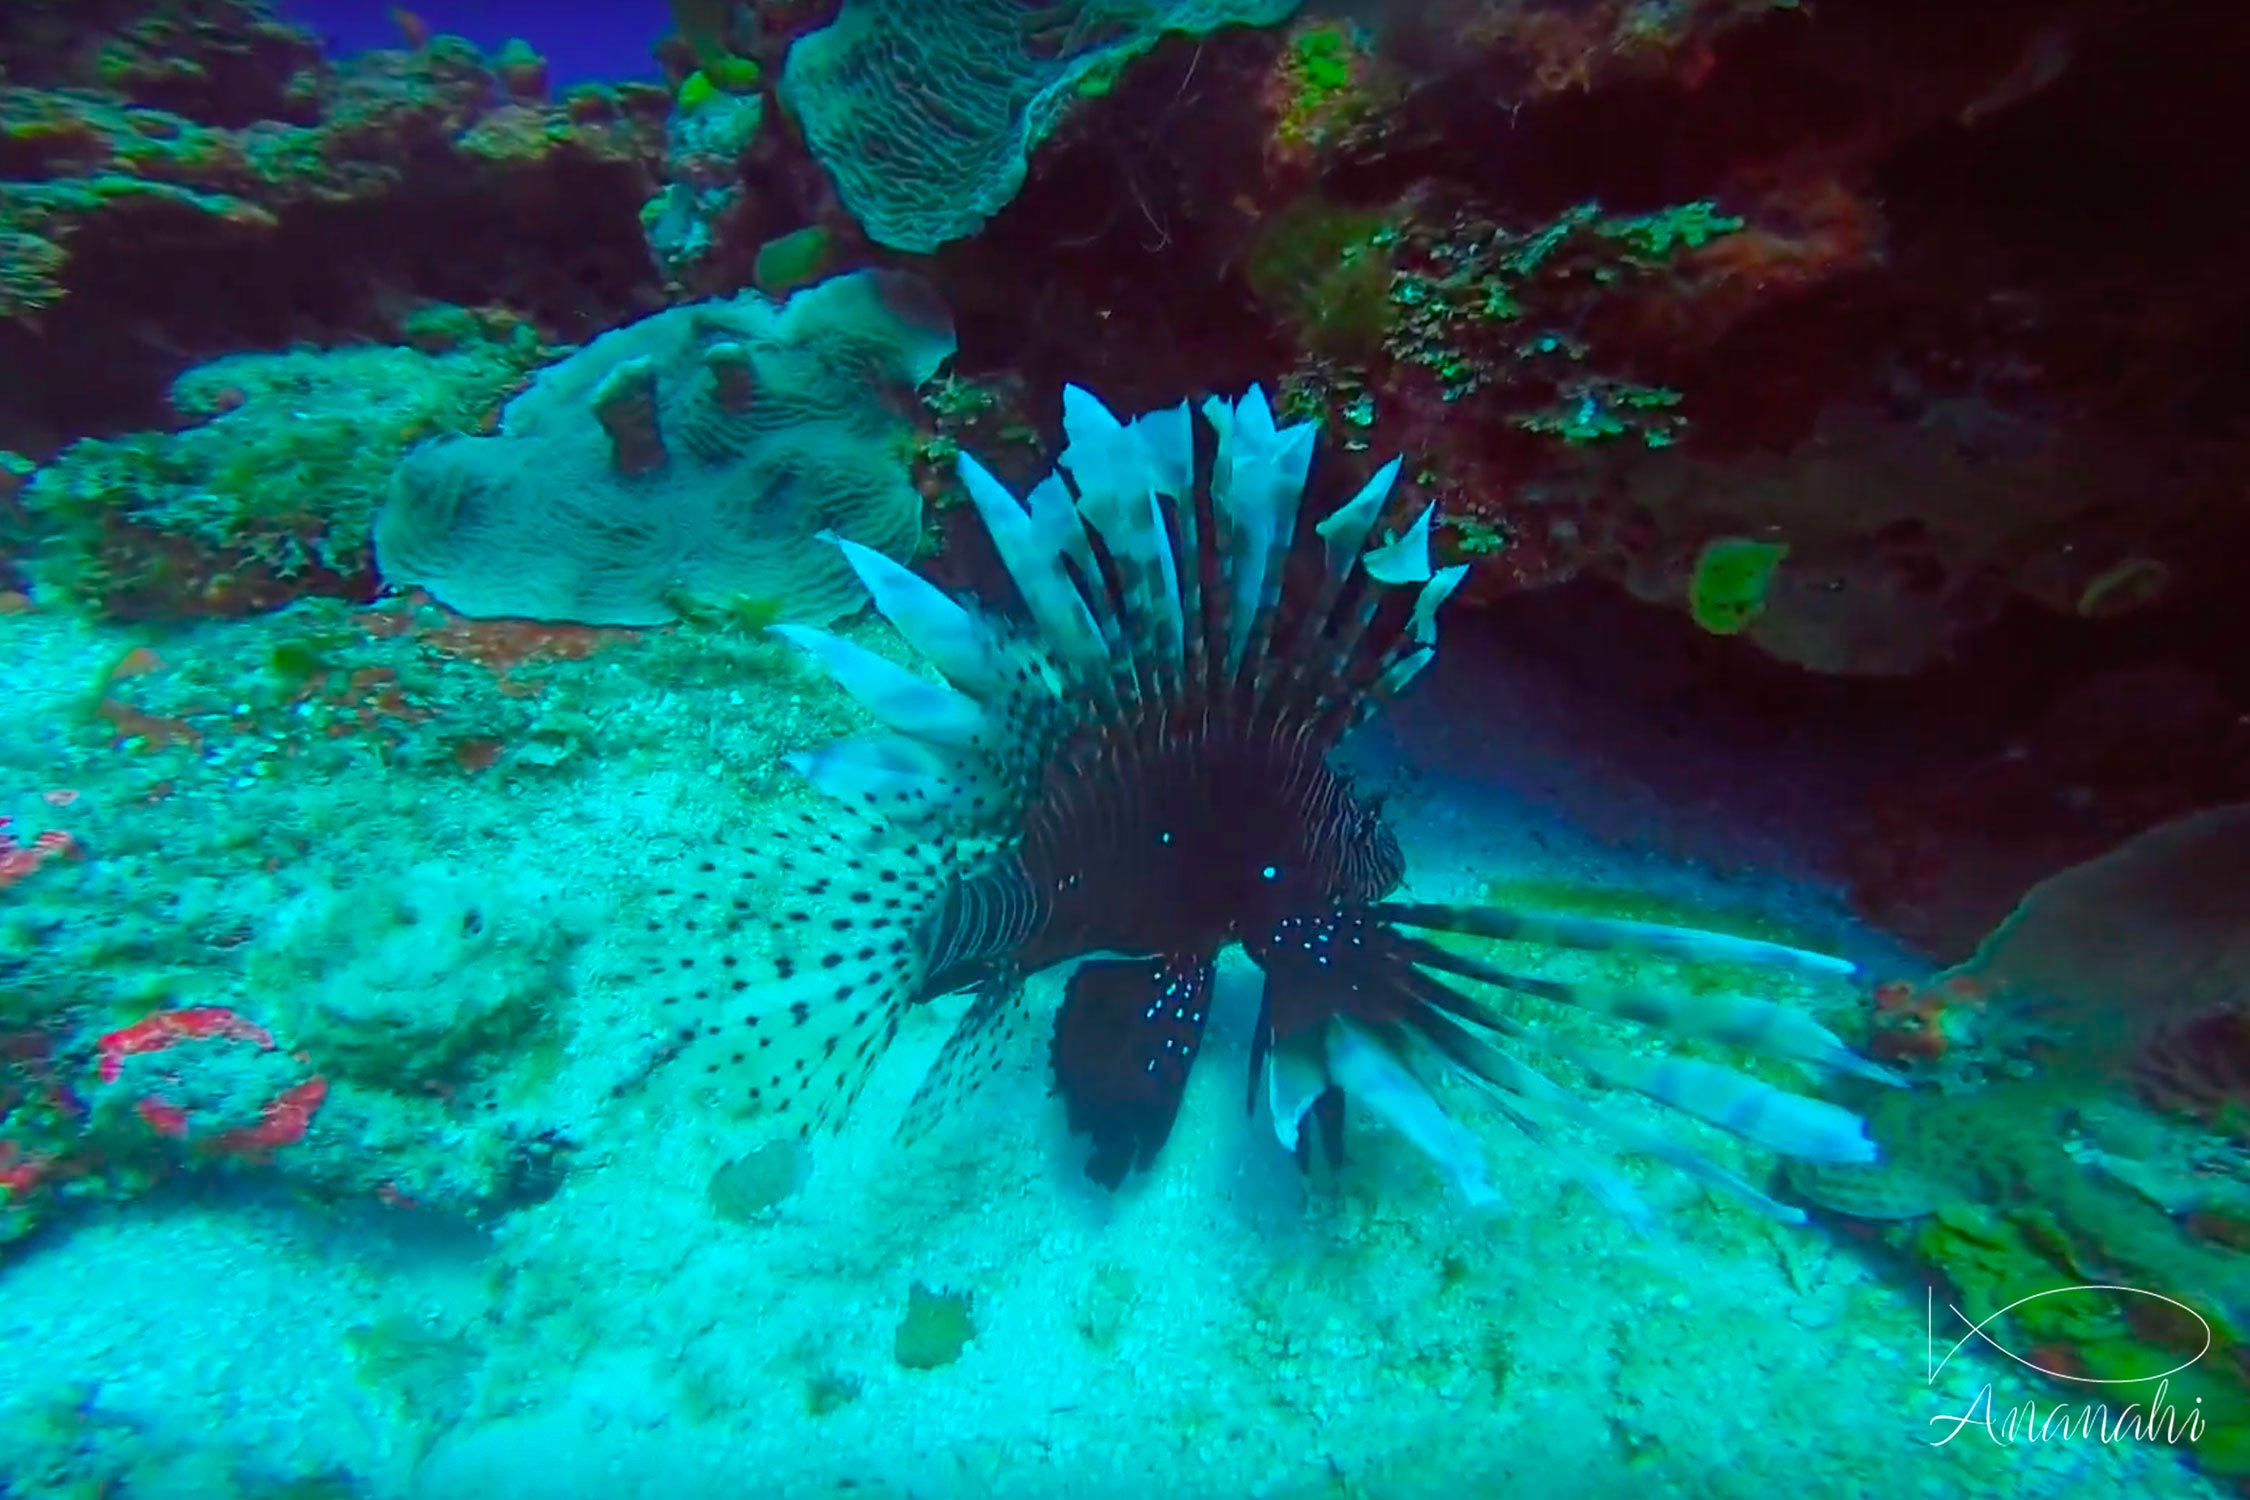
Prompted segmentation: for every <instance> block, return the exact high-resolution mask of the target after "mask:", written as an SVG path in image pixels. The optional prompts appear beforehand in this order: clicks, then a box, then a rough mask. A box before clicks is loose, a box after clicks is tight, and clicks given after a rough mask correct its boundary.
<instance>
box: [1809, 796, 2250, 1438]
mask: <svg viewBox="0 0 2250 1500" xmlns="http://www.w3.org/2000/svg"><path fill="white" fill-rule="evenodd" d="M2246 875H2250V806H2241V805H2237V806H2233V807H2225V808H2218V809H2214V810H2211V811H2207V812H2202V813H2197V814H2194V815H2191V816H2189V817H2186V818H2182V819H2179V820H2176V821H2174V822H2171V823H2167V824H2165V825H2163V826H2162V827H2159V828H2157V829H2155V830H2153V831H2151V832H2148V833H2145V834H2142V835H2140V836H2139V837H2138V838H2136V839H2133V840H2132V841H2130V842H2129V843H2127V844H2125V845H2124V846H2123V847H2121V848H2119V849H2116V850H2113V851H2111V852H2110V853H2108V854H2105V855H2103V856H2102V857H2101V858H2099V859H2096V860H2093V861H2090V862H2088V863H2086V864H2084V865H2081V866H2077V867H2075V868H2072V869H2070V870H2067V871H2065V872H2063V873H2062V874H2059V875H2056V876H2053V877H2051V878H2049V879H2048V880H2046V881H2043V882H2041V883H2040V884H2039V885H2038V886H2037V887H2036V888H2035V889H2034V890H2033V891H2032V892H2031V893H2030V894H2029V895H2028V896H2026V897H2025V898H2024V900H2023V902H2022V904H2021V905H2020V906H2018V908H2017V909H2016V911H2015V912H2014V913H2013V914H2012V915H2011V916H2010V917H2009V918H2008V919H2007V920H2006V921H2005V922H2003V923H2001V924H1999V926H1998V927H1996V928H1995V929H1994V931H1993V932H1992V933H1991V934H1990V936H1989V937H1987V939H1986V940H1985V941H1984V942H1983V943H1982V944H1981V945H1979V947H1978V949H1977V952H1976V953H1975V954H1974V955H1973V956H1972V957H1971V958H1970V959H1969V960H1968V961H1967V962H1965V963H1963V964H1961V965H1959V966H1957V967H1956V968H1954V969H1951V970H1948V971H1947V972H1945V973H1944V974H1941V975H1939V976H1938V977H1937V978H1936V979H1935V980H1934V981H1933V982H1932V983H1930V984H1929V985H1927V986H1925V987H1911V986H1900V987H1899V989H1898V990H1897V991H1895V992H1893V993H1887V994H1883V995H1880V996H1879V997H1878V1006H1879V1011H1878V1014H1877V1015H1876V1016H1875V1018H1874V1025H1875V1028H1876V1037H1875V1040H1876V1043H1877V1050H1879V1051H1883V1052H1886V1053H1887V1054H1888V1055H1889V1056H1891V1057H1893V1058H1894V1059H1896V1060H1898V1061H1900V1062H1902V1063H1904V1064H1907V1065H1909V1066H1912V1067H1913V1068H1915V1070H1916V1072H1917V1073H1918V1074H1919V1076H1920V1077H1921V1079H1922V1080H1923V1081H1924V1087H1921V1088H1919V1089H1916V1090H1914V1091H1911V1092H1899V1093H1893V1094H1890V1095H1888V1096H1886V1097H1881V1098H1874V1099H1870V1100H1869V1101H1867V1113H1868V1119H1869V1125H1870V1129H1871V1131H1872V1132H1873V1133H1874V1134H1875V1136H1876V1138H1877V1139H1878V1141H1879V1142H1880V1143H1881V1145H1882V1149H1883V1160H1882V1162H1881V1163H1880V1164H1878V1165H1875V1166H1863V1167H1854V1166H1845V1167H1832V1166H1817V1167H1814V1168H1812V1169H1809V1170H1804V1169H1800V1168H1798V1167H1796V1166H1794V1165H1792V1166H1791V1167H1789V1168H1786V1169H1785V1173H1786V1175H1787V1177H1788V1179H1789V1181H1790V1185H1791V1186H1792V1187H1793V1188H1794V1189H1795V1190H1796V1191H1797V1192H1798V1193H1799V1194H1801V1195H1802V1196H1803V1197H1804V1198H1806V1199H1807V1200H1809V1201H1811V1202H1814V1203H1817V1204H1819V1205H1820V1206H1822V1207H1823V1208H1826V1209H1829V1210H1831V1211H1832V1212H1835V1213H1839V1214H1843V1215H1846V1216H1848V1217H1850V1218H1853V1219H1857V1220H1861V1221H1867V1222H1870V1223H1876V1224H1881V1225H1883V1226H1884V1227H1883V1229H1882V1231H1881V1233H1882V1236H1883V1238H1884V1239H1885V1240H1886V1241H1887V1242H1888V1243H1890V1244H1891V1245H1892V1246H1893V1247H1894V1248H1897V1249H1899V1250H1901V1251H1903V1252H1905V1253H1907V1254H1909V1255H1911V1256H1912V1257H1913V1258H1914V1259H1915V1260H1917V1261H1919V1262H1920V1263H1921V1264H1923V1265H1924V1266H1926V1267H1927V1268H1928V1269H1929V1270H1930V1271H1931V1272H1933V1273H1934V1274H1936V1275H1937V1276H1938V1277H1940V1278H1942V1279H1943V1280H1944V1282H1945V1283H1946V1284H1947V1285H1948V1286H1949V1288H1950V1289H1951V1290H1952V1291H1953V1292H1954V1293H1955V1294H1956V1295H1957V1296H1958V1297H1959V1298H1960V1299H1961V1303H1962V1310H1963V1312H1964V1313H1965V1314H1967V1316H1968V1317H1969V1318H1970V1319H1972V1320H1982V1319H1985V1318H1988V1317H1992V1316H1993V1315H1995V1314H2003V1313H2004V1314H2005V1315H2006V1317H2005V1319H2004V1321H2003V1322H2001V1323H2000V1324H1998V1325H1996V1326H1997V1331H1998V1333H1999V1335H2000V1336H2001V1337H2002V1339H2003V1340H2004V1341H2005V1342H2006V1347H2008V1348H2009V1349H2010V1350H2011V1351H2013V1352H2015V1353H2017V1354H2018V1356H2019V1357H2024V1358H2027V1360H2028V1362H2029V1363H2030V1364H2031V1366H2032V1367H2033V1368H2034V1369H2037V1370H2040V1371H2042V1372H2046V1373H2051V1374H2053V1375H2055V1376H2057V1377H2059V1378H2061V1379H2064V1380H2069V1379H2075V1378H2083V1377H2095V1378H2101V1379H2109V1380H2118V1381H2135V1380H2141V1379H2144V1378H2147V1377H2151V1376H2153V1375H2154V1374H2156V1373H2157V1372H2158V1371H2164V1370H2175V1367H2177V1369H2176V1370H2175V1373H2174V1375H2173V1377H2172V1378H2173V1380H2174V1383H2175V1386H2176V1399H2177V1400H2178V1401H2179V1403H2180V1404H2181V1405H2182V1406H2183V1407H2185V1406H2187V1405H2189V1404H2191V1402H2194V1401H2200V1402H2202V1403H2203V1405H2204V1411H2203V1419H2204V1423H2205V1424H2207V1427H2206V1430H2205V1432H2204V1433H2203V1434H2201V1435H2199V1436H2197V1437H2196V1438H2194V1439H2193V1440H2192V1444H2191V1445H2192V1448H2193V1451H2194V1453H2195V1455H2196V1458H2197V1460H2198V1462H2199V1463H2200V1464H2201V1465H2202V1466H2203V1467H2204V1468H2205V1469H2207V1470H2209V1471H2210V1472H2212V1473H2215V1474H2221V1475H2226V1476H2229V1477H2233V1478H2237V1479H2239V1478H2242V1477H2244V1476H2245V1475H2250V1447H2246V1446H2245V1445H2244V1441H2243V1434H2244V1431H2245V1424H2250V1343H2246V1342H2245V1338H2246V1333H2250V1262H2246V1261H2244V1260H2243V1258H2242V1256H2241V1254H2240V1248H2241V1245H2242V1243H2244V1241H2245V1230H2246V1228H2250V1156H2245V1155H2244V1153H2243V1151H2242V1149H2241V1141H2240V1137H2239V1135H2233V1132H2234V1131H2235V1130H2236V1129H2237V1124H2236V1122H2238V1121H2239V1120H2240V1119H2241V1118H2243V1111H2244V1110H2245V1108H2246V1107H2250V1091H2246V1090H2245V1086H2244V1079H2245V1078H2246V1077H2250V1073H2245V1072H2243V1071H2241V1068H2240V1061H2241V1056H2242V1053H2241V1049H2240V1047H2239V1043H2229V1042H2227V1041H2226V1040H2225V1038H2226V1037H2227V1036H2230V1035H2232V1034H2234V1033H2235V1032H2236V1031H2238V1030H2239V1025H2240V1021H2241V1018H2242V1017H2243V1015H2244V1014H2245V1013H2246V1006H2245V1002H2244V999H2243V996H2244V993H2245V991H2244V984H2243V979H2244V975H2245V973H2246V972H2250V880H2246V879H2245V876H2246ZM2183 1034H2187V1035H2192V1036H2193V1037H2194V1038H2195V1039H2196V1040H2195V1042H2194V1044H2193V1045H2192V1050H2191V1051H2189V1052H2183V1051H2182V1050H2181V1038H2182V1036H2183ZM1886 1038H1887V1039H1889V1040H1890V1041H1891V1042H1893V1043H1894V1045H1892V1046H1889V1047H1884V1046H1882V1045H1881V1044H1882V1043H1883V1042H1884V1040H1885V1039H1886ZM2230 1045H2232V1046H2233V1047H2234V1048H2235V1050H2234V1053H2233V1055H2232V1056H2231V1057H2230V1056H2229V1055H2228V1052H2227V1047H2228V1046H2230ZM2230 1135H2231V1136H2232V1138H2231V1139H2230ZM2120 1286H2121V1287H2125V1288H2155V1289H2158V1290H2160V1291H2161V1292H2162V1293H2163V1294H2164V1295H2163V1296H2158V1297H2151V1296H2146V1295H2126V1296H2120V1297H2117V1298H2114V1299H2111V1300H2109V1301H2105V1300H2104V1299H2102V1298H2101V1297H2099V1296H2097V1295H2094V1294H2076V1295H2072V1296H2069V1297H2055V1296H2046V1297H2040V1296H2038V1295H2037V1294H2040V1293H2048V1292H2051V1291H2052V1290H2053V1289H2054V1288H2056V1287H2120ZM2170 1296H2177V1297H2180V1298H2184V1299H2186V1300H2187V1302H2188V1303H2189V1304H2190V1305H2189V1306H2188V1308H2187V1311H2186V1313H2182V1312H2180V1311H2179V1308H2178V1305H2177V1304H2175V1303H2170V1302H2166V1301H2165V1300H2164V1297H2170ZM2026 1298H2031V1299H2033V1300H2031V1301H2023V1300H2022V1299H2026ZM2019 1304H2020V1305H2019ZM2195 1320H2200V1321H2199V1322H2198V1321H2195ZM2206 1335H2208V1339H2209V1347H2208V1348H2207V1349H2206V1347H2205V1339H2206ZM2190 1366H2192V1368H2190Z"/></svg>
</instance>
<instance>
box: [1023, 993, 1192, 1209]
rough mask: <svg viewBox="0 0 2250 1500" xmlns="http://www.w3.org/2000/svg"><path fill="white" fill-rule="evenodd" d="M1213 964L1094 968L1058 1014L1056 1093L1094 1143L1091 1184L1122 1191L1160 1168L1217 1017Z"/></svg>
mask: <svg viewBox="0 0 2250 1500" xmlns="http://www.w3.org/2000/svg"><path fill="white" fill-rule="evenodd" d="M1211 973H1212V959H1211V955H1209V954H1175V955H1169V956H1164V957H1158V958H1154V959H1106V958H1105V959H1092V960H1089V961H1087V962H1085V963H1082V964H1080V965H1079V966H1078V968H1077V970H1076V972H1074V973H1073V974H1072V975H1071V976H1070V979H1069V981H1068V983H1067V985H1066V987H1065V990H1064V998H1063V1003H1062V1007H1061V1009H1060V1010H1058V1011H1057V1012H1056V1014H1055V1034H1054V1044H1053V1047H1052V1050H1051V1056H1052V1060H1053V1064H1054V1074H1055V1091H1056V1092H1057V1093H1059V1094H1061V1095H1062V1098H1063V1106H1064V1109H1065V1110H1066V1111H1067V1113H1068V1118H1069V1121H1070V1128H1071V1129H1072V1130H1073V1131H1075V1132H1078V1133H1081V1134H1084V1135H1088V1136H1091V1137H1092V1138H1093V1142H1094V1151H1093V1155H1092V1156H1091V1157H1090V1158H1089V1159H1088V1160H1087V1163H1086V1175H1087V1176H1088V1177H1090V1178H1092V1179H1093V1180H1094V1181H1096V1182H1098V1183H1100V1184H1101V1185H1102V1186H1104V1187H1108V1188H1114V1187H1116V1186H1117V1185H1118V1184H1119V1183H1121V1182H1123V1181H1124V1180H1125V1174H1126V1173H1128V1172H1130V1171H1132V1170H1134V1169H1135V1168H1137V1167H1146V1166H1147V1165H1148V1164H1149V1163H1150V1162H1152V1161H1154V1160H1155V1159H1156V1153H1157V1152H1158V1151H1159V1150H1160V1149H1162V1147H1163V1145H1164V1142H1165V1140H1166V1139H1167V1138H1168V1137H1169V1136H1170V1135H1171V1133H1172V1122H1173V1121H1174V1120H1175V1119H1177V1118H1178V1116H1179V1112H1180V1098H1181V1095H1182V1093H1183V1092H1184V1091H1185V1090H1186V1088H1187V1080H1188V1073H1189V1071H1190V1070H1191V1069H1192V1068H1193V1067H1194V1063H1195V1055H1196V1053H1198V1052H1200V1051H1201V1050H1202V1047H1203V1027H1204V1022H1205V1018H1206V1017H1207V1016H1208V1015H1209V1013H1210V995H1211Z"/></svg>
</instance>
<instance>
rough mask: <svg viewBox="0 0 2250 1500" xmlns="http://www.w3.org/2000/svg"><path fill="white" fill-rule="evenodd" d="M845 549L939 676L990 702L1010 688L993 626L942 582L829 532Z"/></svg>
mask: <svg viewBox="0 0 2250 1500" xmlns="http://www.w3.org/2000/svg"><path fill="white" fill-rule="evenodd" d="M822 535H823V536H825V537H826V538H827V540H829V541H830V542H833V543H834V544H835V545H836V547H837V549H838V550H839V551H841V552H842V553H843V554H844V561H845V562H846V563H848V564H850V566H851V570H852V571H853V572H854V573H856V574H858V575H859V581H860V582H861V583H862V584H864V585H866V587H867V592H868V595H869V596H870V597H871V598H872V599H873V600H874V601H875V609H876V611H877V612H878V613H879V614H881V615H882V617H883V618H884V619H886V620H888V621H890V623H891V626H892V628H893V629H895V630H897V631H898V633H899V634H900V635H901V636H902V637H904V638H905V640H906V643H907V644H908V645H910V646H912V647H913V648H914V649H915V651H916V652H918V653H919V654H920V655H921V656H922V658H923V659H924V660H925V661H927V662H928V663H929V664H930V665H931V666H933V667H935V668H937V670H938V675H939V676H941V677H943V678H944V679H945V680H946V681H947V682H949V683H951V684H952V685H953V686H954V687H956V688H959V689H960V690H961V691H962V692H964V693H966V694H968V695H969V696H970V697H972V698H975V699H977V700H978V701H980V702H990V701H992V700H993V699H994V698H997V697H999V696H1000V695H1001V694H1002V692H1003V691H1004V690H1005V686H1006V683H1007V681H1008V677H1009V672H1008V664H1007V663H1006V661H1005V660H1003V658H1002V656H1001V653H1000V651H999V650H998V647H997V644H996V642H995V640H994V638H993V633H992V629H991V627H990V626H989V625H987V624H986V623H985V622H984V621H983V620H982V619H980V618H978V617H977V616H975V615H972V614H970V613H969V611H968V610H966V609H964V608H962V607H961V606H960V605H959V604H957V603H955V602H954V601H953V600H951V599H949V598H947V597H946V595H945V594H944V592H943V591H942V590H940V589H939V588H938V587H937V585H935V584H933V583H931V582H930V581H929V580H928V579H926V578H924V577H922V576H921V575H920V574H919V573H916V572H914V571H913V570H912V569H911V568H907V567H905V566H903V565H901V564H899V563H896V562H893V561H892V560H891V559H890V558H888V557H886V556H884V555H883V554H882V553H880V552H877V551H876V550H875V549H874V548H872V547H865V546H862V545H860V544H859V543H858V542H855V541H852V540H850V539H849V538H846V537H842V536H838V535H836V534H835V533H834V532H824V533H822Z"/></svg>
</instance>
